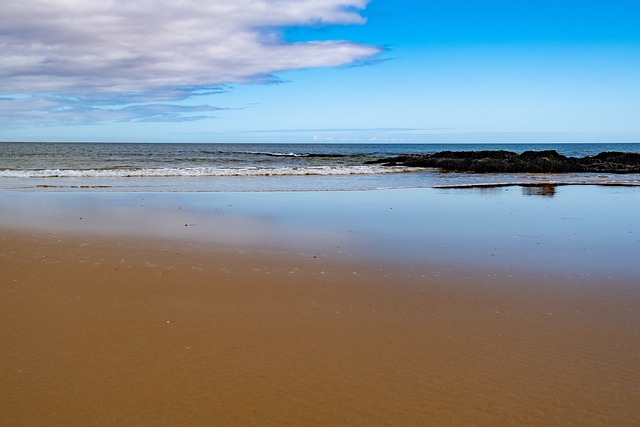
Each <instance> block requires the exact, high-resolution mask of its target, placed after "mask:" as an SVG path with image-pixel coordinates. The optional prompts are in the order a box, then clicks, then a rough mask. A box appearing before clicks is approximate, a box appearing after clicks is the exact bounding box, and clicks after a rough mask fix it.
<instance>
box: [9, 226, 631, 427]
mask: <svg viewBox="0 0 640 427" xmlns="http://www.w3.org/2000/svg"><path fill="white" fill-rule="evenodd" d="M0 236H2V237H1V239H2V240H1V242H2V247H3V248H4V249H3V251H2V254H1V256H0V271H1V272H2V276H3V280H1V281H0V283H1V284H0V292H1V293H2V294H3V295H4V297H3V298H2V299H0V305H1V307H0V313H2V314H1V315H0V317H1V319H2V322H1V324H2V328H1V329H0V331H1V334H2V337H1V338H2V339H1V340H0V342H1V343H2V344H1V345H2V351H1V352H0V357H1V358H2V363H1V364H0V365H1V366H2V377H3V381H2V385H1V386H0V396H1V399H0V409H1V410H2V413H3V420H4V421H5V422H7V423H8V424H11V425H34V424H43V423H46V424H65V425H86V424H92V423H96V422H98V421H100V422H101V423H103V424H105V425H116V424H123V423H125V424H129V425H142V424H150V423H151V424H167V425H169V424H176V423H189V424H192V425H228V424H247V423H248V424H252V423H257V424H260V425H282V424H283V423H285V424H298V425H299V424H306V425H327V424H347V425H365V424H369V425H371V424H384V423H399V424H404V425H416V424H439V425H459V424H468V423H473V424H475V425H487V426H488V425H496V424H509V423H511V424H513V423H517V424H520V425H541V424H544V425H558V426H561V425H578V424H579V425H585V426H589V425H592V426H598V425H623V424H626V425H628V424H633V423H634V422H637V421H638V420H640V409H638V405H637V402H638V400H639V399H640V390H638V388H637V383H638V381H639V380H640V364H638V362H637V360H638V357H637V356H638V354H640V340H639V339H638V338H639V337H638V333H637V328H636V326H637V324H638V322H639V321H640V312H639V311H638V309H637V308H638V307H639V306H640V292H638V289H636V287H635V286H632V285H629V284H624V283H622V284H618V285H612V284H608V285H607V286H602V283H601V282H599V281H597V280H592V281H579V282H576V281H571V280H567V279H564V280H562V278H558V277H547V278H543V277H541V276H526V275H523V276H518V277H512V276H511V277H510V276H508V275H505V276H502V275H485V274H482V273H481V274H477V273H478V272H477V271H476V274H473V269H469V270H467V271H464V270H462V271H460V270H455V269H450V270H448V269H447V268H446V266H443V268H440V269H439V270H438V271H434V270H431V268H432V267H426V268H423V269H421V270H417V271H412V270H407V269H406V268H405V267H404V266H399V265H395V266H394V265H381V264H377V263H362V262H358V261H353V260H349V259H343V260H340V259H322V258H315V259H314V258H311V257H308V256H305V255H303V254H297V255H295V254H294V255H293V256H290V255H287V254H286V253H285V254H282V253H273V252H268V251H259V250H258V251H256V250H250V249H247V250H245V251H237V250H230V248H224V247H221V248H219V249H218V250H212V249H211V248H209V249H204V248H202V247H189V246H188V245H182V246H181V245H177V244H176V243H175V241H172V240H165V239H160V240H158V239H155V240H154V239H135V240H133V239H130V240H126V239H125V240H123V239H119V238H117V239H114V238H109V237H106V236H98V237H96V236H90V235H82V234H76V235H74V236H72V235H69V234H66V233H49V234H48V233H47V232H24V231H11V232H8V231H6V230H4V231H2V232H0ZM236 249H237V248H236ZM245 249H246V248H245ZM429 273H431V274H429Z"/></svg>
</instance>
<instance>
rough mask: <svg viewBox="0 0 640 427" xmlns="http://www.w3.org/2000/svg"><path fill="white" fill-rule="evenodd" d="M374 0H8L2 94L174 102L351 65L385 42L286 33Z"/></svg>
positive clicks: (44, 100)
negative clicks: (305, 38)
mask: <svg viewBox="0 0 640 427" xmlns="http://www.w3.org/2000/svg"><path fill="white" fill-rule="evenodd" d="M367 2H368V0H173V1H165V0H101V1H90V0H3V1H2V13H0V63H1V64H2V66H1V67H0V81H2V85H0V95H4V96H5V99H4V100H3V104H4V105H5V107H6V106H7V105H9V104H11V105H12V107H13V108H19V107H25V108H27V107H28V108H31V109H36V110H42V109H45V110H46V108H47V105H52V104H53V105H55V108H58V109H59V108H60V103H61V102H62V99H65V98H72V99H73V100H75V101H77V102H80V103H81V104H82V108H89V107H95V106H96V105H98V106H99V105H102V106H105V105H109V104H111V105H122V104H125V103H128V102H166V101H169V100H179V99H186V98H188V97H189V96H191V95H192V94H197V93H199V92H201V91H207V90H216V87H219V86H221V85H224V84H230V83H245V82H254V81H265V80H266V81H268V80H269V79H270V76H272V75H273V74H274V73H278V72H281V71H286V70H292V69H303V68H311V67H334V66H342V65H347V64H351V63H354V62H357V61H360V60H363V59H366V58H369V57H371V56H373V55H376V54H377V53H379V51H380V50H379V48H377V47H375V46H368V45H362V44H358V43H352V42H349V41H322V42H306V43H292V42H288V41H287V40H284V39H282V37H281V36H280V32H281V30H282V28H284V27H287V26H294V25H295V26H299V25H303V26H305V25H327V24H345V25H348V24H362V23H364V19H363V18H362V16H361V15H360V13H359V11H360V10H362V9H364V7H365V6H366V4H367ZM16 95H20V96H18V97H16ZM23 95H28V96H29V95H33V96H34V98H33V99H30V100H28V99H25V98H24V97H23ZM52 97H53V98H52ZM163 105H165V107H166V104H163ZM59 111H60V110H58V112H59ZM33 115H34V116H36V117H37V116H38V113H37V111H36V112H33Z"/></svg>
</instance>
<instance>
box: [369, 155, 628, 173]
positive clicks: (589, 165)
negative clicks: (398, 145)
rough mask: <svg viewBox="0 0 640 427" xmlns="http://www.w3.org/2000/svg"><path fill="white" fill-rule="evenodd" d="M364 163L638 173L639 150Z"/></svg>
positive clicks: (411, 157)
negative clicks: (582, 154)
mask: <svg viewBox="0 0 640 427" xmlns="http://www.w3.org/2000/svg"><path fill="white" fill-rule="evenodd" d="M368 163H369V164H371V163H378V164H383V165H386V166H412V167H429V168H439V169H442V170H447V171H470V172H506V173H508V172H533V173H566V172H607V173H640V153H623V152H604V153H600V154H598V155H596V156H587V157H582V158H576V157H566V156H563V155H562V154H559V153H558V152H557V151H555V150H544V151H525V152H523V153H521V154H517V153H514V152H511V151H504V150H485V151H441V152H438V153H433V154H410V155H404V156H398V157H391V158H385V159H380V160H375V161H372V162H368Z"/></svg>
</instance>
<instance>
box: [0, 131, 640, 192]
mask: <svg viewBox="0 0 640 427" xmlns="http://www.w3.org/2000/svg"><path fill="white" fill-rule="evenodd" d="M444 150H452V151H473V150H509V151H513V152H517V153H520V152H523V151H527V150H556V151H558V152H559V153H560V154H563V155H566V156H570V157H583V156H588V155H595V154H597V153H600V152H603V151H625V152H640V143H626V144H614V143H610V144H595V143H585V144H577V143H571V144H523V143H520V144H271V143H270V144H219V143H215V144H214V143H211V144H206V143H205V144H191V143H175V144H166V143H164V144H158V143H146V144H145V143H135V144H132V143H0V190H19V191H78V190H81V191H118V192H237V191H254V192H260V191H342V190H344V191H353V190H370V189H394V188H429V187H450V186H474V185H491V184H497V185H505V184H609V185H610V184H614V185H633V186H638V185H640V174H609V173H605V174H594V173H566V174H524V173H518V174H515V173H510V174H504V173H482V174H478V173H453V172H442V171H439V170H437V169H431V168H411V167H404V166H398V167H388V166H382V165H368V164H366V162H368V161H371V160H377V159H380V158H385V157H392V156H398V155H402V154H419V153H434V152H438V151H444Z"/></svg>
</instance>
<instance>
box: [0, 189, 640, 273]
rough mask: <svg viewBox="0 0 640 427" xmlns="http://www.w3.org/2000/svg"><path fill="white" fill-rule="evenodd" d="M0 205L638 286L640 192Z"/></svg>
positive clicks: (90, 199)
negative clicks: (623, 280) (600, 277)
mask: <svg viewBox="0 0 640 427" xmlns="http://www.w3.org/2000/svg"><path fill="white" fill-rule="evenodd" d="M551 192H555V193H554V194H553V197H550V196H552V194H551ZM0 199H2V203H1V204H0V218H1V222H0V224H1V223H4V224H8V225H11V224H14V225H15V224H18V225H19V224H22V225H27V226H33V225H34V224H41V225H42V226H43V227H45V228H55V227H58V228H63V229H77V230H80V231H82V230H84V231H88V230H95V229H98V230H99V229H101V228H102V229H103V231H108V230H114V229H117V230H118V231H120V232H122V233H128V234H156V235H159V236H167V237H186V238H188V239H194V240H200V241H203V240H204V241H212V242H225V243H234V242H237V243H243V244H247V243H249V244H256V245H258V246H263V247H271V248H277V247H288V248H295V249H298V250H301V251H304V252H309V253H314V251H316V252H317V253H322V252H323V251H330V250H334V251H335V248H336V247H337V246H340V247H341V250H342V251H343V253H344V255H345V256H347V255H354V256H358V257H359V256H374V257H376V258H380V259H387V260H389V259H394V260H405V261H411V262H420V263H431V262H433V263H445V264H449V265H458V264H460V265H471V266H473V265H486V266H489V267H501V268H525V269H528V268H529V267H532V268H533V269H536V270H542V271H548V272H549V273H555V272H562V273H566V274H572V275H581V274H605V275H609V274H610V275H613V276H631V277H635V278H639V279H640V263H638V261H637V260H638V255H639V254H640V220H638V214H639V213H640V189H639V188H625V187H599V186H577V187H575V186H571V187H565V186H560V187H556V188H554V189H552V188H543V189H532V188H528V187H518V186H514V187H501V188H483V189H406V190H383V191H360V192H348V191H338V192H262V193H146V194H145V193H16V192H9V193H0ZM80 216H84V217H85V219H84V220H83V221H84V222H83V223H80V222H79V221H78V217H80ZM185 224H190V226H189V227H185ZM78 227H85V228H82V229H80V228H78Z"/></svg>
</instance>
